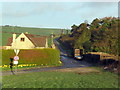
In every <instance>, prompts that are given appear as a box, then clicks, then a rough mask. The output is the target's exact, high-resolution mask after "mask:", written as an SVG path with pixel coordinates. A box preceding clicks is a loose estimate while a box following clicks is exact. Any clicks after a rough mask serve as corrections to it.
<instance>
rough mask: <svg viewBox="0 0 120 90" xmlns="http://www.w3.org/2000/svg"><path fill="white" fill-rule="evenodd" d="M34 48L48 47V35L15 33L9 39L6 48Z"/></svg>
mask: <svg viewBox="0 0 120 90" xmlns="http://www.w3.org/2000/svg"><path fill="white" fill-rule="evenodd" d="M33 48H48V42H47V37H45V36H42V37H36V36H35V35H32V34H24V33H22V34H20V35H19V36H18V37H17V36H16V34H15V33H14V34H13V37H11V38H9V39H8V43H7V47H6V49H33Z"/></svg>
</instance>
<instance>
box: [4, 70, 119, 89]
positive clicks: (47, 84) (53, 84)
mask: <svg viewBox="0 0 120 90" xmlns="http://www.w3.org/2000/svg"><path fill="white" fill-rule="evenodd" d="M2 86H3V88H118V76H117V75H116V74H113V73H110V72H101V73H89V74H77V73H72V72H34V73H26V74H19V75H8V76H3V82H2Z"/></svg>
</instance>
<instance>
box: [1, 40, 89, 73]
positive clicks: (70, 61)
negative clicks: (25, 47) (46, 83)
mask: <svg viewBox="0 0 120 90" xmlns="http://www.w3.org/2000/svg"><path fill="white" fill-rule="evenodd" d="M54 43H55V45H56V46H57V48H58V49H59V50H60V60H61V62H62V63H63V65H62V66H57V67H45V68H32V69H24V70H19V71H18V72H17V74H19V73H29V72H40V71H49V70H56V69H65V68H78V67H90V66H91V64H89V63H87V62H85V61H84V60H82V61H80V60H75V59H74V58H71V57H68V56H67V53H66V52H65V50H63V49H62V48H61V47H60V45H59V42H57V39H56V40H54ZM12 74H13V73H11V72H10V71H3V72H2V74H0V75H12ZM17 74H16V73H15V75H17Z"/></svg>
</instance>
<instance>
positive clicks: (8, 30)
mask: <svg viewBox="0 0 120 90" xmlns="http://www.w3.org/2000/svg"><path fill="white" fill-rule="evenodd" d="M62 31H64V33H66V30H65V29H54V28H53V29H52V28H30V27H17V26H8V25H7V26H2V45H6V44H7V40H8V38H9V37H12V33H13V32H15V33H17V34H19V33H22V32H23V33H25V32H28V33H29V34H36V35H40V36H50V35H51V34H52V33H53V34H55V35H60V34H61V32H62ZM0 33H1V32H0Z"/></svg>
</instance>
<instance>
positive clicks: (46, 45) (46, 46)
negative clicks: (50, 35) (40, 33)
mask: <svg viewBox="0 0 120 90" xmlns="http://www.w3.org/2000/svg"><path fill="white" fill-rule="evenodd" d="M45 48H48V40H47V37H46V43H45Z"/></svg>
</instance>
